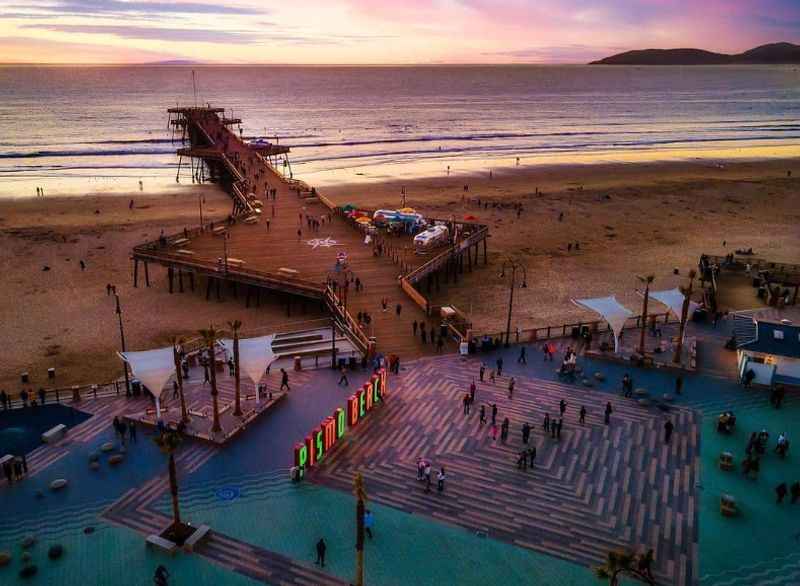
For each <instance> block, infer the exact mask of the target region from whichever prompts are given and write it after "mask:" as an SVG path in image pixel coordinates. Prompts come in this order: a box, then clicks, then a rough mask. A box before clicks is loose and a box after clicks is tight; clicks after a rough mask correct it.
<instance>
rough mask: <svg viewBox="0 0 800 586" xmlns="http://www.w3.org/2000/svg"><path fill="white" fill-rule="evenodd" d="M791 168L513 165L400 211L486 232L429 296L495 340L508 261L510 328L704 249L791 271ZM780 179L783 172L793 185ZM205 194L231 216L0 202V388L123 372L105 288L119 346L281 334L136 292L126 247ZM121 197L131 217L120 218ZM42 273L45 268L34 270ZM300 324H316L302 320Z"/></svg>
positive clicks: (660, 283)
mask: <svg viewBox="0 0 800 586" xmlns="http://www.w3.org/2000/svg"><path fill="white" fill-rule="evenodd" d="M798 163H800V158H798V159H793V160H790V161H770V162H763V163H736V164H733V165H726V166H725V167H724V168H720V167H717V166H713V165H709V164H708V163H702V164H701V163H696V164H695V163H674V164H666V163H664V164H644V163H643V164H636V165H632V164H627V165H625V164H622V165H619V164H617V165H585V166H575V165H573V166H552V167H530V168H528V167H520V168H518V169H510V170H505V171H496V172H494V173H493V176H492V178H491V179H489V177H488V174H486V173H484V174H481V175H466V176H463V175H462V176H458V177H456V176H451V177H446V176H442V177H435V178H428V179H419V180H415V181H404V182H403V183H402V185H404V186H405V188H406V192H407V204H408V205H410V206H413V207H416V208H418V209H419V210H420V211H422V212H423V213H429V214H431V215H434V216H440V217H446V216H449V215H456V216H457V217H463V216H467V215H473V216H475V217H476V218H478V219H479V220H481V221H483V222H486V223H487V224H489V226H490V227H491V238H490V241H489V265H488V266H487V267H483V266H481V267H480V268H479V269H478V270H476V271H474V272H472V273H468V274H466V275H465V278H464V279H463V280H462V281H461V282H460V283H459V285H458V286H457V287H453V288H451V289H449V290H448V289H447V288H446V287H445V286H443V287H442V291H441V292H440V293H439V294H438V295H435V297H434V299H435V302H437V303H442V302H447V303H453V304H455V305H456V306H458V307H459V308H461V309H463V310H464V311H466V312H468V313H470V314H471V316H472V319H473V321H474V323H475V326H476V328H477V329H479V330H489V331H499V330H501V329H502V328H504V327H505V318H506V310H507V298H508V285H507V280H506V282H505V283H504V282H503V280H502V279H500V278H499V276H498V275H499V271H500V267H501V264H502V261H503V259H504V258H506V257H507V256H510V257H512V258H514V259H516V260H518V261H520V262H522V263H523V264H524V265H525V266H526V268H527V285H528V287H527V288H526V289H524V290H518V291H517V293H516V297H515V305H514V308H515V309H514V323H513V325H512V328H515V327H516V326H517V325H519V327H521V328H525V327H531V326H541V325H550V324H552V325H555V324H560V323H564V322H565V321H571V320H574V319H581V318H583V319H586V318H588V317H590V316H589V315H588V314H586V313H585V312H583V311H582V310H580V309H578V308H577V307H575V306H574V305H572V303H571V302H570V299H571V298H574V297H583V296H595V295H607V294H615V295H617V298H618V299H619V300H620V301H622V302H623V303H626V304H628V306H629V307H630V308H631V309H637V308H638V307H639V304H640V300H639V298H638V296H637V295H636V293H635V288H636V286H637V281H636V275H637V274H654V275H655V276H656V281H655V284H654V287H656V288H665V289H666V288H671V287H673V286H675V285H676V284H678V283H680V282H681V277H680V276H678V277H676V276H674V275H673V274H672V271H673V268H679V269H680V271H681V273H682V274H685V272H686V271H687V270H688V269H689V268H692V267H694V266H696V263H697V258H698V257H699V255H700V254H701V253H702V252H708V253H716V254H725V253H727V252H730V251H733V250H734V249H735V248H747V247H752V248H753V249H754V250H755V251H756V252H757V253H758V254H759V255H761V256H764V257H766V258H769V259H773V260H776V261H785V262H800V229H798V226H800V179H797V178H795V177H794V176H796V175H798V174H800V164H798ZM787 169H795V172H794V173H793V177H792V178H787V174H786V171H787ZM465 184H466V185H469V191H468V192H467V193H465V192H464V190H463V186H464V185H465ZM400 188H401V184H400V183H399V182H397V181H393V182H387V183H379V184H370V185H352V186H348V185H342V186H337V187H329V188H325V189H324V193H325V194H326V195H328V196H329V197H332V199H334V200H335V201H337V202H339V203H347V202H353V203H357V204H363V205H365V206H369V207H371V208H377V207H386V206H391V207H399V206H400ZM537 188H538V190H539V194H538V195H537ZM201 189H202V190H203V192H204V193H205V194H206V203H205V205H204V213H205V215H206V216H207V217H209V218H222V217H224V216H226V215H227V214H228V213H229V211H230V205H231V204H230V199H229V198H228V196H227V195H226V194H225V193H223V192H222V191H221V190H220V189H218V188H217V187H216V186H213V185H206V186H204V187H202V188H201V187H197V186H186V187H181V188H176V189H175V190H172V191H169V192H165V193H162V194H157V195H143V194H140V193H134V194H132V195H131V196H127V195H113V196H112V195H103V196H97V195H93V194H89V195H87V196H84V197H71V198H58V197H53V196H48V197H45V198H39V199H33V198H30V199H18V200H0V270H2V272H3V275H4V278H3V279H2V281H0V283H2V284H1V285H0V294H1V295H2V300H3V301H2V302H1V303H0V321H1V323H2V324H3V329H2V334H0V336H1V337H0V340H2V348H3V360H2V361H0V388H4V389H6V390H8V391H12V392H17V391H18V390H19V373H21V372H22V371H25V370H27V371H29V372H30V373H31V377H32V381H31V385H30V386H32V387H34V388H36V387H38V386H39V385H40V384H42V385H44V384H46V371H47V368H48V367H51V366H54V367H56V369H57V372H58V376H57V383H58V384H59V385H62V384H63V385H67V384H75V383H92V382H105V381H108V380H110V379H111V378H113V377H115V376H118V375H119V374H121V372H122V369H121V363H120V361H119V359H118V358H117V356H116V354H115V353H116V351H117V350H118V349H119V331H118V325H117V319H116V315H115V313H114V305H113V298H111V297H108V296H107V295H106V284H107V283H113V284H115V285H116V286H117V290H118V292H119V293H120V297H121V299H122V304H123V310H124V318H125V334H126V341H127V345H128V348H129V349H146V348H152V347H155V346H157V345H159V344H161V345H163V344H166V343H168V340H169V339H170V337H171V336H172V335H190V334H193V333H194V332H196V331H197V329H198V328H200V327H204V326H206V325H207V324H208V323H211V322H213V323H216V324H217V325H222V324H224V322H226V321H229V320H233V319H240V320H242V322H243V323H244V329H245V331H246V330H250V329H256V328H261V327H266V326H274V325H279V324H285V323H286V321H287V318H286V317H285V308H284V307H283V306H282V305H281V304H280V303H277V302H275V303H274V304H265V303H263V302H262V304H261V307H260V308H258V309H256V308H250V309H246V308H245V307H244V303H243V302H242V301H241V300H239V301H234V300H232V299H229V300H227V301H225V302H223V303H218V302H214V301H212V302H207V301H205V297H204V291H202V290H200V288H199V287H198V290H197V291H195V293H193V294H189V293H185V294H183V295H177V294H176V295H169V294H168V293H167V290H166V284H165V280H166V277H165V276H164V271H163V270H161V269H154V270H153V271H152V275H151V278H152V281H153V283H152V284H153V286H152V287H151V288H150V289H147V288H145V287H144V286H143V283H142V281H143V279H142V275H141V274H140V288H138V289H134V288H133V286H132V275H131V269H132V263H131V262H130V259H129V257H130V251H131V249H132V248H133V246H135V245H136V244H139V243H142V242H144V241H147V240H153V239H156V238H157V237H158V235H159V232H160V231H161V229H164V230H165V231H166V232H167V233H171V232H176V231H179V230H180V229H182V228H183V227H184V226H192V225H196V224H197V222H198V216H199V212H198V197H197V194H198V192H199V190H201ZM49 192H50V190H48V193H49ZM130 197H134V200H135V203H136V207H135V209H134V210H129V209H128V202H129V199H130ZM462 197H463V199H462ZM477 198H480V199H481V203H482V204H484V203H485V202H489V207H488V209H484V207H483V205H481V207H480V208H479V207H478V205H477ZM512 203H522V205H523V208H524V211H523V212H522V214H521V216H520V217H519V218H517V216H516V212H514V211H513V209H512V208H510V207H503V206H507V205H509V204H512ZM495 204H497V206H498V207H494V205H495ZM96 210H99V212H100V213H99V214H96V213H95V211H96ZM561 212H563V213H564V217H563V220H562V221H559V220H558V217H559V214H560V213H561ZM723 240H726V241H727V246H726V247H723V245H722V242H723ZM576 241H577V242H579V243H580V250H578V251H575V250H572V251H568V249H567V243H569V242H573V243H574V242H576ZM80 260H84V261H85V262H86V265H87V266H86V270H85V271H81V269H80V267H79V261H80ZM45 266H47V267H49V269H50V270H48V271H43V270H42V269H43V268H44V267H45ZM656 307H657V308H658V306H657V305H656ZM658 309H660V308H658ZM306 317H307V318H308V319H313V318H314V317H317V315H316V314H312V313H311V311H309V313H308V315H307V316H306ZM293 319H297V317H296V316H295V317H293Z"/></svg>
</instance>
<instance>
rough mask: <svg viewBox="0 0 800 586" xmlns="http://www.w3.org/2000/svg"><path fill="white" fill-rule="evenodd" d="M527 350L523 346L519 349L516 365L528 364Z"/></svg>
mask: <svg viewBox="0 0 800 586" xmlns="http://www.w3.org/2000/svg"><path fill="white" fill-rule="evenodd" d="M527 353H528V349H527V348H526V347H525V346H520V347H519V358H517V364H528V356H527Z"/></svg>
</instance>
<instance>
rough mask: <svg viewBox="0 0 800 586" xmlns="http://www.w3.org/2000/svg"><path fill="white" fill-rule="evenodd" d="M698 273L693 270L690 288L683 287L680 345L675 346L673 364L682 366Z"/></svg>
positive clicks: (690, 277)
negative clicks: (690, 306)
mask: <svg viewBox="0 0 800 586" xmlns="http://www.w3.org/2000/svg"><path fill="white" fill-rule="evenodd" d="M696 276H697V272H696V271H695V270H694V269H692V270H691V271H689V286H688V287H681V288H680V290H681V293H683V307H682V308H681V327H680V330H679V331H678V343H677V344H676V345H675V355H674V356H673V357H672V362H674V363H675V364H680V362H681V352H682V351H683V335H684V333H685V332H686V322H687V320H688V318H689V302H690V301H691V300H692V289H693V288H694V278H695V277H696Z"/></svg>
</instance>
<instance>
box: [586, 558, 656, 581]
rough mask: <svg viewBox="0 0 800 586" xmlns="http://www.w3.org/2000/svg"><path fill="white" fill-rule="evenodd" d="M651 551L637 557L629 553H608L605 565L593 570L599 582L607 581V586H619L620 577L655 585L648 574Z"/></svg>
mask: <svg viewBox="0 0 800 586" xmlns="http://www.w3.org/2000/svg"><path fill="white" fill-rule="evenodd" d="M652 551H653V550H650V551H648V552H647V553H646V554H642V555H637V554H635V553H633V552H631V551H609V552H608V557H607V558H606V563H605V564H603V565H602V566H598V567H597V568H595V569H594V573H595V575H596V576H597V577H598V578H600V579H601V580H608V584H609V586H619V583H620V579H621V578H622V576H626V575H627V576H632V577H634V578H637V579H639V580H641V581H643V582H646V583H647V584H651V585H652V584H655V583H656V581H655V580H654V579H653V575H652V574H651V572H650V565H651V564H652V562H653V553H652Z"/></svg>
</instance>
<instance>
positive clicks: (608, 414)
mask: <svg viewBox="0 0 800 586" xmlns="http://www.w3.org/2000/svg"><path fill="white" fill-rule="evenodd" d="M613 412H614V409H612V408H611V401H609V402H608V403H606V413H605V420H604V422H605V424H606V425H608V424H610V423H611V414H612V413H613Z"/></svg>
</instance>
